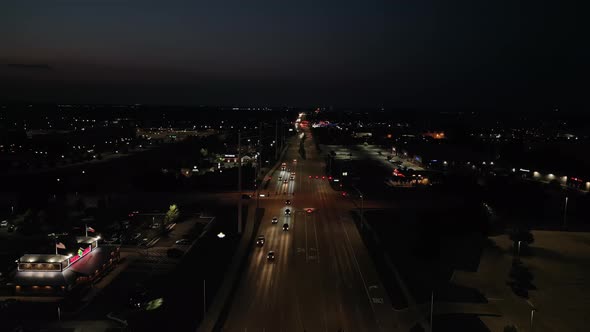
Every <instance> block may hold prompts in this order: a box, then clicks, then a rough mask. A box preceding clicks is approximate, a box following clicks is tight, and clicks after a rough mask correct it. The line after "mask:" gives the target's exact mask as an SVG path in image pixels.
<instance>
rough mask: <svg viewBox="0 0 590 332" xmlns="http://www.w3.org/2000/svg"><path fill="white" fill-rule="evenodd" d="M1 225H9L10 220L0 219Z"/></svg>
mask: <svg viewBox="0 0 590 332" xmlns="http://www.w3.org/2000/svg"><path fill="white" fill-rule="evenodd" d="M0 227H8V220H2V221H0Z"/></svg>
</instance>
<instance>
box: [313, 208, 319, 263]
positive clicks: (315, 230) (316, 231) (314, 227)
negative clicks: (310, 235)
mask: <svg viewBox="0 0 590 332" xmlns="http://www.w3.org/2000/svg"><path fill="white" fill-rule="evenodd" d="M313 218H314V219H315V215H314V216H313ZM315 224H316V223H315V222H313V232H314V233H315V245H316V246H317V247H319V245H320V242H319V241H318V230H317V227H316V225H315ZM316 253H317V256H318V263H319V262H320V250H319V248H318V249H316Z"/></svg>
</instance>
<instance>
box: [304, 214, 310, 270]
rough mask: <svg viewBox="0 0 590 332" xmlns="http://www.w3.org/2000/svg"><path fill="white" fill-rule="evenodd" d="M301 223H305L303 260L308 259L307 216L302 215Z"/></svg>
mask: <svg viewBox="0 0 590 332" xmlns="http://www.w3.org/2000/svg"><path fill="white" fill-rule="evenodd" d="M303 223H304V224H305V262H306V263H307V261H308V252H309V250H308V247H307V216H303Z"/></svg>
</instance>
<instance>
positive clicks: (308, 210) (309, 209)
mask: <svg viewBox="0 0 590 332" xmlns="http://www.w3.org/2000/svg"><path fill="white" fill-rule="evenodd" d="M305 211H306V212H307V213H312V212H313V209H312V208H308V209H307V210H305Z"/></svg>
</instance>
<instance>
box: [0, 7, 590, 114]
mask: <svg viewBox="0 0 590 332" xmlns="http://www.w3.org/2000/svg"><path fill="white" fill-rule="evenodd" d="M3 7H5V8H3V10H2V13H3V15H2V20H1V22H2V23H0V26H1V27H2V29H0V38H1V39H2V40H3V52H2V53H1V54H0V79H1V81H2V84H1V86H0V88H2V93H1V94H0V99H1V100H7V101H11V100H30V101H55V102H71V103H77V102H81V103H142V104H149V103H157V104H223V105H229V104H250V105H269V104H273V105H314V104H315V105H317V104H324V105H325V104H328V105H359V106H360V105H363V106H399V107H433V106H436V107H438V106H441V107H462V106H474V107H505V106H534V107H544V108H551V107H566V106H572V107H575V106H583V105H587V104H588V102H587V100H585V98H584V96H583V93H582V87H581V86H580V85H577V84H576V83H577V81H579V80H580V79H581V78H582V74H581V73H580V72H579V71H578V67H579V65H580V64H581V63H582V58H584V57H585V56H587V55H588V46H587V43H584V42H583V40H584V39H583V33H582V31H581V29H579V27H578V23H579V22H581V21H578V16H579V14H576V13H575V8H568V7H567V6H566V5H557V4H553V5H547V4H541V3H533V2H531V3H527V2H518V3H515V2H514V1H478V2H470V1H454V2H444V3H441V2H439V1H434V0H429V1H386V0H376V1H372V2H370V3H367V2H363V1H352V0H341V1H332V0H329V1H310V0H304V1H301V0H300V1H295V0H289V1H264V0H253V1H249V2H248V4H247V5H246V4H245V3H244V2H243V1H238V0H227V1H216V2H210V1H208V2H205V1H182V0H178V1H173V2H172V3H170V2H160V1H139V0H80V1H74V0H56V1H51V2H46V1H26V2H17V3H14V4H10V5H3Z"/></svg>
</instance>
